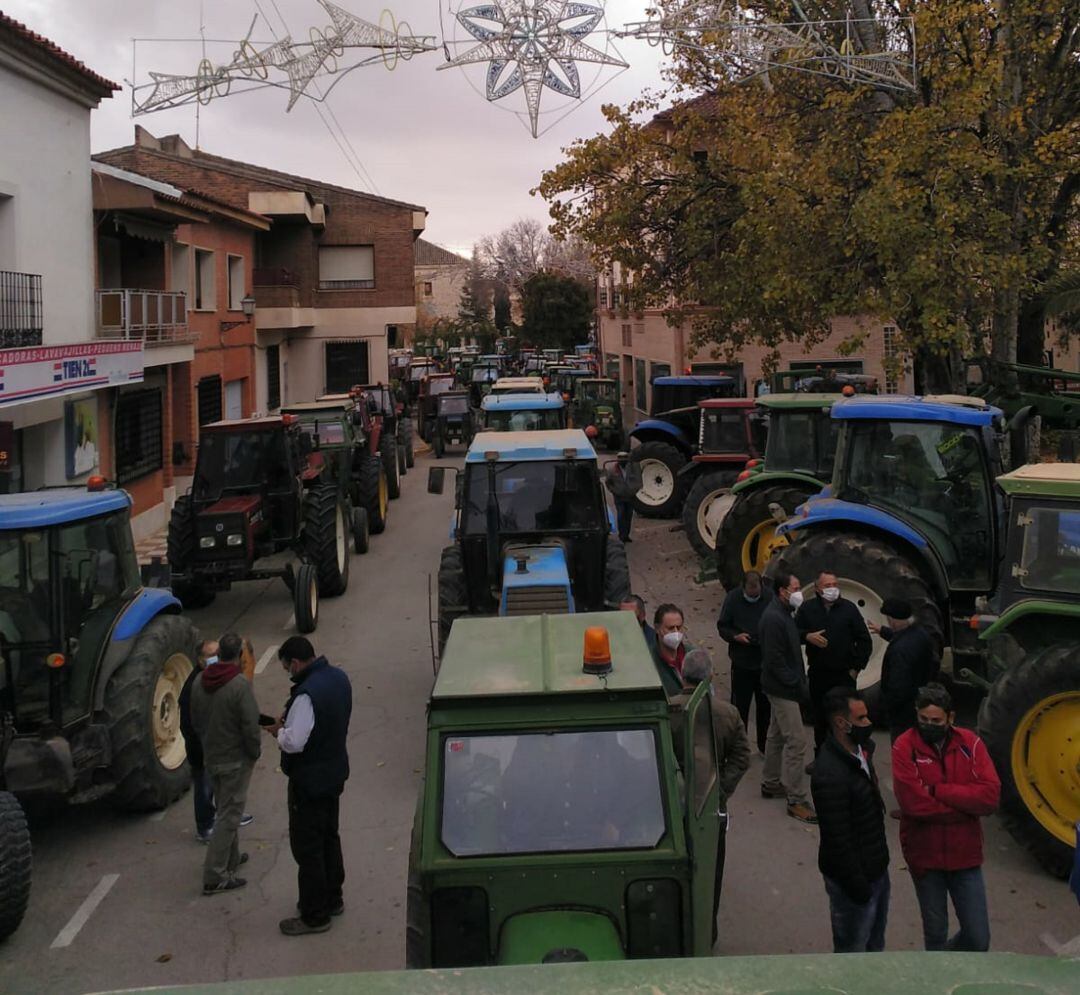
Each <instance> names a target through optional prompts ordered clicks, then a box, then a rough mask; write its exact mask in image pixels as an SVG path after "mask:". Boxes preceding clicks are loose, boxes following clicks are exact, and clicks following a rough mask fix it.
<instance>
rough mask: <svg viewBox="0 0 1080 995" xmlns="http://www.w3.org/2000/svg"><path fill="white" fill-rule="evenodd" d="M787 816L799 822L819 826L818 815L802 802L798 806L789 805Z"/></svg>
mask: <svg viewBox="0 0 1080 995" xmlns="http://www.w3.org/2000/svg"><path fill="white" fill-rule="evenodd" d="M787 814H788V815H790V816H791V817H792V818H793V819H798V820H799V822H805V823H808V824H809V825H811V826H816V825H817V814H816V813H815V812H814V810H813V809H812V808H811V807H810V806H809V805H803V804H802V803H801V802H800V803H798V804H796V805H788V807H787Z"/></svg>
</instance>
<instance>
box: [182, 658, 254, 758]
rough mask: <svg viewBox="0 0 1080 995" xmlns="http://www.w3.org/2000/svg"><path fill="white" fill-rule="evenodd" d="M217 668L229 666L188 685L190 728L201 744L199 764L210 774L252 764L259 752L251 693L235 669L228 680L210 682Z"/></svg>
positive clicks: (210, 671) (211, 669)
mask: <svg viewBox="0 0 1080 995" xmlns="http://www.w3.org/2000/svg"><path fill="white" fill-rule="evenodd" d="M218 667H223V668H224V667H229V664H224V663H215V664H213V665H211V666H209V667H207V668H206V670H204V671H203V672H202V677H201V679H200V680H197V681H195V682H194V683H193V684H192V685H191V724H192V726H193V727H194V729H195V732H196V734H197V735H198V737H199V739H200V740H201V741H202V747H203V760H204V763H205V766H206V769H207V770H208V771H210V772H211V773H213V772H214V771H217V770H222V771H225V770H236V769H237V768H239V767H242V766H243V765H244V764H254V763H255V761H256V760H258V759H259V753H260V752H261V750H262V742H261V737H260V735H259V706H258V704H256V702H255V692H254V691H252V689H251V685H250V684H249V683H248V682H247V679H246V678H245V677H244V676H243V675H242V674H241V673H240V668H239V667H233V668H232V670H233V676H232V677H230V678H229V679H228V680H226V681H224V682H218V681H216V680H214V678H215V677H216V676H217V674H216V673H215V670H216V668H218ZM208 675H209V676H210V678H211V679H210V680H209V681H208V680H207V676H208Z"/></svg>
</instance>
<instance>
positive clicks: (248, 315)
mask: <svg viewBox="0 0 1080 995" xmlns="http://www.w3.org/2000/svg"><path fill="white" fill-rule="evenodd" d="M240 310H241V311H243V312H244V320H243V321H223V322H221V330H222V331H223V332H227V331H228V330H229V329H230V328H237V327H238V326H240V325H246V324H247V323H248V322H249V321H251V319H252V317H253V316H254V314H255V298H254V297H252V296H251V294H245V295H244V296H243V297H242V298H241V299H240Z"/></svg>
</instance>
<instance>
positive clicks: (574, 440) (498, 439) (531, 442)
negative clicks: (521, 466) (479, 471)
mask: <svg viewBox="0 0 1080 995" xmlns="http://www.w3.org/2000/svg"><path fill="white" fill-rule="evenodd" d="M568 449H572V450H574V451H575V457H574V458H575V459H591V460H595V459H596V450H595V449H593V447H592V443H591V442H590V441H589V437H588V436H587V435H586V434H585V433H584V432H583V431H582V430H581V429H580V428H568V429H551V430H548V431H541V432H479V433H478V434H477V435H476V436H474V438H473V441H472V445H471V446H469V452H468V454H467V455H466V457H465V462H466V463H483V462H485V460H486V454H487V453H498V455H499V459H498V461H499V462H500V463H516V462H523V461H525V460H535V461H537V462H554V461H558V460H564V459H566V458H567V453H566V451H567V450H568Z"/></svg>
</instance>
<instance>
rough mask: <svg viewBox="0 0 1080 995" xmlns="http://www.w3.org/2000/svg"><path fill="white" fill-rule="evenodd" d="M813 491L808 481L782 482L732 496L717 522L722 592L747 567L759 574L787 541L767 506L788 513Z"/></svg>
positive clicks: (738, 580) (735, 582) (739, 579)
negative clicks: (733, 498) (777, 528)
mask: <svg viewBox="0 0 1080 995" xmlns="http://www.w3.org/2000/svg"><path fill="white" fill-rule="evenodd" d="M816 493H817V491H814V490H811V489H810V485H809V484H803V485H800V484H793V483H789V482H787V481H784V482H779V483H776V484H772V485H770V486H768V487H755V488H751V489H750V490H748V491H743V492H742V493H741V494H737V495H736V496H735V502H734V504H732V506H731V507H730V508H728V512H727V514H726V515H725V516H724V518H723V521H721V523H720V531H719V533H718V534H717V540H716V543H717V544H716V572H717V575H718V576H719V578H720V583H721V584H722V585H723V587H724V590H725V591H731V590H734V589H735V588H736V587H738V586H739V585H740V584H741V583H742V579H743V575H744V574H745V573H746V572H747V571H748V570H756V571H757V572H758V573H761V571H763V570H764V569H765V567H766V565H767V564H768V562H769V560H771V559H772V554H773V552H774V551H775V550H776V549H778V548H779V547H780V546H786V545H787V540H786V539H785V538H783V536H778V535H777V534H776V525H777V522H776V519H775V518H774V517H773V515H772V512H771V511H769V506H770V505H773V504H776V505H778V506H779V507H781V508H783V509H784V513H785V514H786V515H788V516H790V515H793V514H794V513H795V509H796V508H797V507H798V506H799V505H800V504H802V503H803V502H804V501H805V500H806V499H807V498H808V497H810V496H811V495H812V494H816ZM689 534H690V533H689V530H687V535H689ZM801 579H802V578H801V577H800V580H801Z"/></svg>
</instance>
